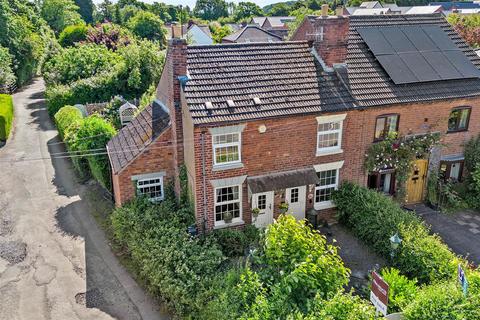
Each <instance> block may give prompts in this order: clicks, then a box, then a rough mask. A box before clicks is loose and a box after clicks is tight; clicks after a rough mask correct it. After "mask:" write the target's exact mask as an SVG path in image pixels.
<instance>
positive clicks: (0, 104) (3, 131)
mask: <svg viewBox="0 0 480 320" xmlns="http://www.w3.org/2000/svg"><path fill="white" fill-rule="evenodd" d="M12 122H13V100H12V96H9V95H6V94H0V141H2V140H7V139H8V136H9V135H10V130H11V128H12Z"/></svg>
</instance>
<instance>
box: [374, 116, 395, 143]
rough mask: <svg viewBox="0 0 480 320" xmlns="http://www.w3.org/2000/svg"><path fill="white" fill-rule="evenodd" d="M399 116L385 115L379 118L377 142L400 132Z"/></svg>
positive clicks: (376, 124)
mask: <svg viewBox="0 0 480 320" xmlns="http://www.w3.org/2000/svg"><path fill="white" fill-rule="evenodd" d="M399 119H400V117H399V115H398V114H390V115H383V116H379V117H377V122H376V123H375V141H381V140H385V139H386V138H388V137H389V135H391V134H393V133H395V132H397V131H398V122H399V121H398V120H399Z"/></svg>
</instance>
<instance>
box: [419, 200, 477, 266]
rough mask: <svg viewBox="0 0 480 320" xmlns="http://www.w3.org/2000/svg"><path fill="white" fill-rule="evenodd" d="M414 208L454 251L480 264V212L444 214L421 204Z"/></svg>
mask: <svg viewBox="0 0 480 320" xmlns="http://www.w3.org/2000/svg"><path fill="white" fill-rule="evenodd" d="M414 209H415V212H417V214H418V215H419V216H421V217H422V218H423V219H424V220H425V222H426V223H427V224H428V225H431V227H432V231H433V232H434V233H438V234H439V235H440V237H441V238H442V239H443V241H445V243H446V244H447V245H448V246H449V247H450V248H451V249H452V250H453V251H454V252H456V253H457V254H460V255H462V256H464V257H467V258H468V260H470V261H471V262H473V263H475V264H476V265H477V266H478V265H480V213H477V212H474V211H463V212H458V213H456V214H444V213H440V212H438V211H435V210H433V209H431V208H430V207H427V206H425V205H423V204H420V205H416V206H414Z"/></svg>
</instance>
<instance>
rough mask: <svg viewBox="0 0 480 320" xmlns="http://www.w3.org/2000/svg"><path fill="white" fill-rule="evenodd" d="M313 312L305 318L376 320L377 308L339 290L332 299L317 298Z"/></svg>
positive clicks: (312, 319)
mask: <svg viewBox="0 0 480 320" xmlns="http://www.w3.org/2000/svg"><path fill="white" fill-rule="evenodd" d="M313 310H314V311H313V312H312V313H311V314H310V315H309V317H306V318H305V319H311V320H314V319H325V320H374V319H383V317H375V308H374V307H373V306H372V305H371V304H370V303H369V302H367V301H365V300H362V299H361V298H360V297H358V296H354V295H353V294H352V293H345V292H343V291H339V292H338V293H337V294H336V295H335V296H334V297H333V298H332V299H329V300H326V301H325V300H322V299H318V298H317V299H315V301H314V306H313Z"/></svg>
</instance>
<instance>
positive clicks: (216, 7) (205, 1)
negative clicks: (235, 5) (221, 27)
mask: <svg viewBox="0 0 480 320" xmlns="http://www.w3.org/2000/svg"><path fill="white" fill-rule="evenodd" d="M193 12H194V14H195V16H197V17H199V18H201V19H204V20H217V19H218V18H220V17H226V16H227V15H228V12H227V3H226V2H225V0H198V1H197V3H196V4H195V9H193Z"/></svg>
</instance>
